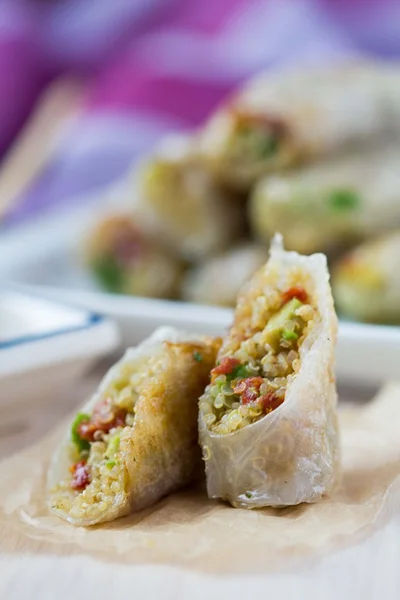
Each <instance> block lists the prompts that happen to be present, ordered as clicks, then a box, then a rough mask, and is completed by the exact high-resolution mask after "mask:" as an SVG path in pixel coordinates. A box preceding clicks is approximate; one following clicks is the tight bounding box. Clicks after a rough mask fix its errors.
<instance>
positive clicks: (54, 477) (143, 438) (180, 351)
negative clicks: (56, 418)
mask: <svg viewBox="0 0 400 600" xmlns="http://www.w3.org/2000/svg"><path fill="white" fill-rule="evenodd" d="M217 349H218V341H217V340H213V339H211V338H201V337H198V336H196V335H189V334H185V333H182V332H180V331H177V330H175V329H173V328H170V327H162V328H160V329H158V330H157V331H156V332H155V333H154V334H153V335H152V336H151V337H150V338H148V339H147V340H146V341H144V342H143V343H142V344H140V345H139V346H138V347H136V348H131V349H129V350H127V351H126V353H125V355H124V356H123V357H122V359H121V360H120V361H119V362H117V363H116V364H115V365H114V366H113V367H112V368H111V369H110V371H109V372H108V373H107V374H106V376H105V377H104V379H103V380H102V382H101V383H100V386H99V388H98V391H97V392H96V393H95V394H94V395H93V397H92V398H91V399H90V400H89V402H88V403H87V404H86V405H85V406H84V407H83V412H84V413H89V414H90V413H91V411H93V408H94V407H95V406H96V405H97V404H98V403H99V401H101V400H103V399H104V397H105V395H107V390H108V389H109V386H110V384H112V382H113V381H115V380H116V379H118V378H119V377H120V375H121V372H123V370H124V369H126V368H127V366H128V367H133V372H136V373H139V374H141V375H142V376H140V377H139V380H138V381H139V382H138V384H137V387H136V394H137V400H136V404H135V414H134V420H133V425H132V426H125V427H123V429H122V432H121V434H120V443H119V451H118V452H117V454H116V455H115V457H114V461H113V462H114V463H116V464H117V466H118V468H119V471H118V476H116V477H114V479H113V481H112V483H111V485H110V494H111V496H112V498H111V497H110V496H108V501H107V498H105V499H104V493H103V497H102V498H101V497H98V496H96V495H95V494H94V495H93V499H92V503H89V502H88V501H86V500H85V502H86V504H85V503H80V504H79V508H77V506H76V500H77V492H75V491H74V490H72V489H71V486H65V485H64V486H61V487H60V482H63V481H64V480H66V479H67V480H68V477H71V475H70V473H69V469H70V465H71V462H73V461H74V459H73V458H71V457H73V455H74V447H73V443H72V441H71V433H70V429H69V430H68V434H67V436H66V437H65V439H64V440H63V441H62V442H61V444H60V446H59V448H58V450H57V451H56V453H55V455H54V457H53V459H52V463H51V466H50V469H49V476H48V494H49V496H48V498H49V507H50V509H51V510H52V512H54V513H55V514H57V515H58V516H60V517H62V518H63V519H66V520H67V521H69V522H70V523H73V524H74V525H85V526H87V525H93V524H95V523H100V522H104V521H111V520H113V519H115V518H117V517H120V516H122V515H127V514H129V513H130V512H133V511H137V510H140V509H142V508H145V507H148V506H150V505H152V504H154V503H155V502H156V501H157V500H159V499H160V498H162V497H163V496H165V495H166V494H168V493H170V492H172V491H174V490H177V489H179V488H181V487H183V486H185V485H187V484H188V483H190V482H191V481H192V480H193V479H194V478H195V477H196V473H197V472H198V470H199V467H201V454H200V450H199V447H198V443H197V399H198V397H199V394H200V393H201V392H202V390H203V389H204V386H205V384H206V383H207V380H208V376H209V372H210V369H211V368H212V367H213V365H214V362H215V357H216V352H217ZM136 367H137V368H136ZM113 468H116V467H113ZM102 477H103V476H102ZM105 477H107V475H105ZM102 483H104V478H103V481H102ZM90 485H91V484H90ZM90 485H89V487H90ZM103 487H104V486H103ZM66 488H67V489H66ZM117 488H118V491H116V493H113V490H114V489H117ZM102 489H103V488H102ZM85 492H86V490H85ZM103 492H104V490H103ZM78 500H79V494H78ZM104 500H105V502H104Z"/></svg>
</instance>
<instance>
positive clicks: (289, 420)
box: [199, 239, 339, 508]
mask: <svg viewBox="0 0 400 600" xmlns="http://www.w3.org/2000/svg"><path fill="white" fill-rule="evenodd" d="M336 329H337V320H336V315H335V312H334V308H333V301H332V296H331V291H330V286H329V275H328V271H327V266H326V259H325V257H324V256H323V255H321V254H316V255H313V256H310V257H305V256H300V255H299V254H297V253H294V252H285V251H284V250H283V248H282V246H281V243H280V240H279V239H277V240H275V242H274V244H273V246H272V249H271V254H270V259H269V261H268V263H267V264H266V265H265V266H264V267H262V268H261V269H260V270H259V271H258V272H257V273H256V274H255V275H254V277H253V278H252V280H251V281H250V282H249V283H248V284H247V285H246V286H245V287H244V288H243V290H242V292H241V294H240V295H239V297H238V303H237V307H236V311H235V316H234V323H233V326H232V328H231V330H230V332H229V334H228V336H227V337H226V338H225V339H224V340H223V343H222V347H221V349H220V351H219V353H218V359H217V366H216V367H215V368H214V369H213V370H212V371H211V383H210V384H209V385H208V387H207V388H206V390H205V393H204V394H203V396H202V397H201V398H200V402H199V406H200V414H199V431H200V442H201V446H202V449H203V458H204V460H205V464H206V474H207V491H208V495H209V497H210V498H222V499H224V500H228V501H229V502H230V503H231V504H232V505H233V506H241V507H246V508H255V507H261V506H287V505H295V504H299V503H300V502H315V501H317V500H319V499H320V498H321V497H322V496H324V495H325V494H328V493H329V492H330V491H331V490H332V488H333V486H334V484H335V482H336V481H337V476H338V470H339V446H338V444H339V442H338V430H337V415H336V402H337V398H336V387H335V377H334V346H335V340H336Z"/></svg>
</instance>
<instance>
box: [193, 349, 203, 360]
mask: <svg viewBox="0 0 400 600" xmlns="http://www.w3.org/2000/svg"><path fill="white" fill-rule="evenodd" d="M193 358H194V360H197V362H201V361H202V360H203V355H202V354H200V352H198V351H197V350H195V352H193Z"/></svg>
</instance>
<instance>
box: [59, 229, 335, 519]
mask: <svg viewBox="0 0 400 600" xmlns="http://www.w3.org/2000/svg"><path fill="white" fill-rule="evenodd" d="M336 328H337V321H336V315H335V312H334V308H333V301H332V296H331V291H330V286H329V275H328V271H327V264H326V259H325V257H324V256H323V255H321V254H315V255H313V256H309V257H306V256H301V255H299V254H297V253H295V252H286V251H284V250H283V247H282V244H281V240H280V239H279V238H277V239H276V240H275V241H274V244H273V246H272V249H271V253H270V259H269V261H268V262H267V263H266V264H265V265H264V266H262V267H261V269H259V270H258V271H257V273H256V274H255V275H254V276H253V278H251V280H250V281H249V283H248V284H246V285H245V286H244V287H243V289H242V290H241V292H240V294H239V296H238V299H237V306H236V311H235V315H234V321H233V325H232V327H231V328H230V330H229V332H228V334H227V335H226V337H225V338H224V339H223V340H220V339H212V338H205V337H201V336H197V335H193V334H187V333H182V332H179V331H176V330H174V329H172V328H168V327H164V328H161V329H159V330H157V331H156V332H155V333H154V334H153V335H152V336H151V337H150V338H149V339H148V340H146V341H144V342H143V343H142V344H141V345H140V346H138V347H136V348H133V349H129V350H128V351H127V352H126V353H125V355H124V356H123V358H122V359H121V360H120V361H119V362H118V363H117V364H116V365H114V366H113V367H112V368H111V370H110V371H109V372H108V373H107V374H106V376H105V377H104V379H103V381H102V382H101V383H100V386H99V388H98V391H97V392H96V393H95V394H94V396H93V397H92V398H91V399H90V401H89V402H88V403H87V404H86V405H85V406H84V407H83V409H82V410H81V411H80V412H78V413H77V414H76V416H75V418H74V419H73V420H72V422H71V425H70V427H69V429H68V432H67V435H66V437H65V439H64V441H63V442H62V443H61V444H60V446H59V448H58V450H57V452H56V453H55V455H54V457H53V460H52V464H51V467H50V470H49V476H48V499H49V506H50V509H51V510H52V512H53V513H55V514H56V515H58V516H59V517H61V518H63V519H65V520H67V521H68V522H70V523H72V524H75V525H84V526H89V525H94V524H96V523H100V522H104V521H110V520H112V519H115V518H117V517H120V516H123V515H128V514H129V513H131V512H133V511H137V510H140V509H142V508H145V507H148V506H151V505H153V504H154V503H156V502H157V500H159V499H160V498H162V497H163V496H165V495H166V494H169V493H171V492H174V491H177V490H179V489H180V488H182V487H184V486H187V485H188V484H190V483H191V482H193V481H196V480H197V479H198V477H199V476H201V474H202V473H203V474H204V467H202V465H205V473H206V480H207V493H208V496H209V497H210V498H215V499H217V498H220V499H223V500H226V501H228V502H230V503H231V504H232V505H233V506H236V507H244V508H258V507H265V506H289V505H295V504H298V503H301V502H316V501H320V500H322V499H323V497H324V496H326V495H327V494H329V493H331V492H332V490H333V488H334V486H335V485H336V484H337V482H338V480H339V473H340V467H339V446H338V429H337V415H336V401H337V398H336V386H335V378H334V373H333V365H334V346H335V341H336ZM201 453H202V456H203V460H204V462H202V461H201Z"/></svg>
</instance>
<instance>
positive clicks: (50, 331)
mask: <svg viewBox="0 0 400 600" xmlns="http://www.w3.org/2000/svg"><path fill="white" fill-rule="evenodd" d="M119 341H120V338H119V332H118V328H117V325H116V324H115V323H114V321H113V320H111V319H110V318H108V317H103V316H101V315H100V314H97V313H95V312H92V311H90V310H88V309H85V308H76V307H74V306H69V305H65V304H63V303H62V302H61V301H56V300H50V299H47V298H44V297H42V296H41V295H38V294H36V293H27V292H23V291H21V290H20V289H18V288H3V289H0V386H1V387H0V390H1V393H0V410H2V409H7V410H9V409H10V407H12V406H14V411H15V404H16V402H18V403H25V404H29V403H30V401H31V400H32V399H33V398H35V402H37V399H38V398H40V397H41V396H43V398H48V397H49V393H51V397H53V398H54V401H55V402H56V400H57V396H58V391H59V390H60V389H62V388H63V387H64V386H65V384H66V383H67V382H70V381H71V380H73V379H74V378H77V377H79V376H80V375H81V374H82V373H83V372H85V371H86V370H87V369H89V367H90V366H91V365H92V363H93V362H94V361H95V360H96V359H99V358H100V357H102V356H104V355H106V354H107V353H109V352H111V351H113V350H115V349H116V348H117V346H118V344H119Z"/></svg>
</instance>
